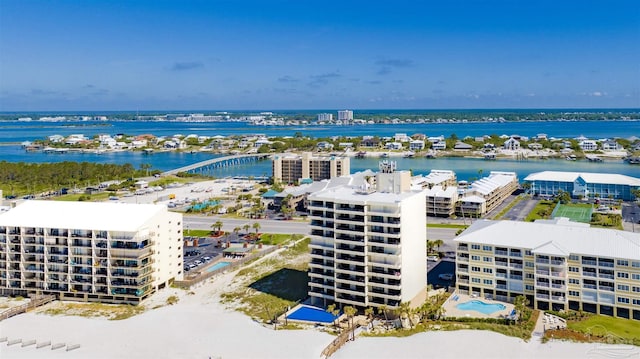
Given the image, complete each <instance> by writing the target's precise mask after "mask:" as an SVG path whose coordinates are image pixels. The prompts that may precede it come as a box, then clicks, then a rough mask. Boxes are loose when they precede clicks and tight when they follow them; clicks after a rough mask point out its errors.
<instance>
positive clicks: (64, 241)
mask: <svg viewBox="0 0 640 359" xmlns="http://www.w3.org/2000/svg"><path fill="white" fill-rule="evenodd" d="M182 260H183V258H182V214H179V213H173V212H169V211H168V210H167V207H166V206H163V205H152V204H123V203H99V202H61V201H26V202H24V203H21V204H19V205H18V206H17V207H15V208H13V209H11V210H9V211H7V212H5V213H3V214H1V215H0V290H2V291H3V292H7V293H14V294H20V295H32V294H53V295H55V296H56V297H58V298H59V299H64V300H76V301H94V302H107V303H129V304H138V303H140V302H142V301H143V300H144V299H146V298H147V297H149V296H150V295H151V294H152V293H153V292H155V291H156V290H158V289H160V288H163V287H166V286H168V285H170V284H171V283H172V282H173V281H174V280H181V279H182V278H183V264H182Z"/></svg>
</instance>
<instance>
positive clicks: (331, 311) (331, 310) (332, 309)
mask: <svg viewBox="0 0 640 359" xmlns="http://www.w3.org/2000/svg"><path fill="white" fill-rule="evenodd" d="M327 313H329V314H331V315H333V317H334V318H333V326H336V319H338V314H340V309H338V308H337V307H336V305H335V304H329V306H328V307H327Z"/></svg>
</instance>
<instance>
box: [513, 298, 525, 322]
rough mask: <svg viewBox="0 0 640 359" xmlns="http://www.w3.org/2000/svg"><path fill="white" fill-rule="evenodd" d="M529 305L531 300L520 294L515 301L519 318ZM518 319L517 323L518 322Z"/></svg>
mask: <svg viewBox="0 0 640 359" xmlns="http://www.w3.org/2000/svg"><path fill="white" fill-rule="evenodd" d="M527 305H529V300H528V299H527V297H525V296H524V295H519V296H517V297H516V299H515V300H514V302H513V306H514V307H515V308H516V312H517V313H518V317H517V318H518V319H520V318H521V317H522V313H524V311H525V308H526V307H527ZM518 319H516V323H517V322H518Z"/></svg>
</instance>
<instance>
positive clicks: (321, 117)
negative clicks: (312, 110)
mask: <svg viewBox="0 0 640 359" xmlns="http://www.w3.org/2000/svg"><path fill="white" fill-rule="evenodd" d="M318 121H321V122H331V121H333V114H331V113H319V114H318Z"/></svg>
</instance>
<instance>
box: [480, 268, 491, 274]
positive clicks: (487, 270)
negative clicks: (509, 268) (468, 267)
mask: <svg viewBox="0 0 640 359" xmlns="http://www.w3.org/2000/svg"><path fill="white" fill-rule="evenodd" d="M482 271H483V272H485V273H489V274H491V273H493V269H491V268H482Z"/></svg>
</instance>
